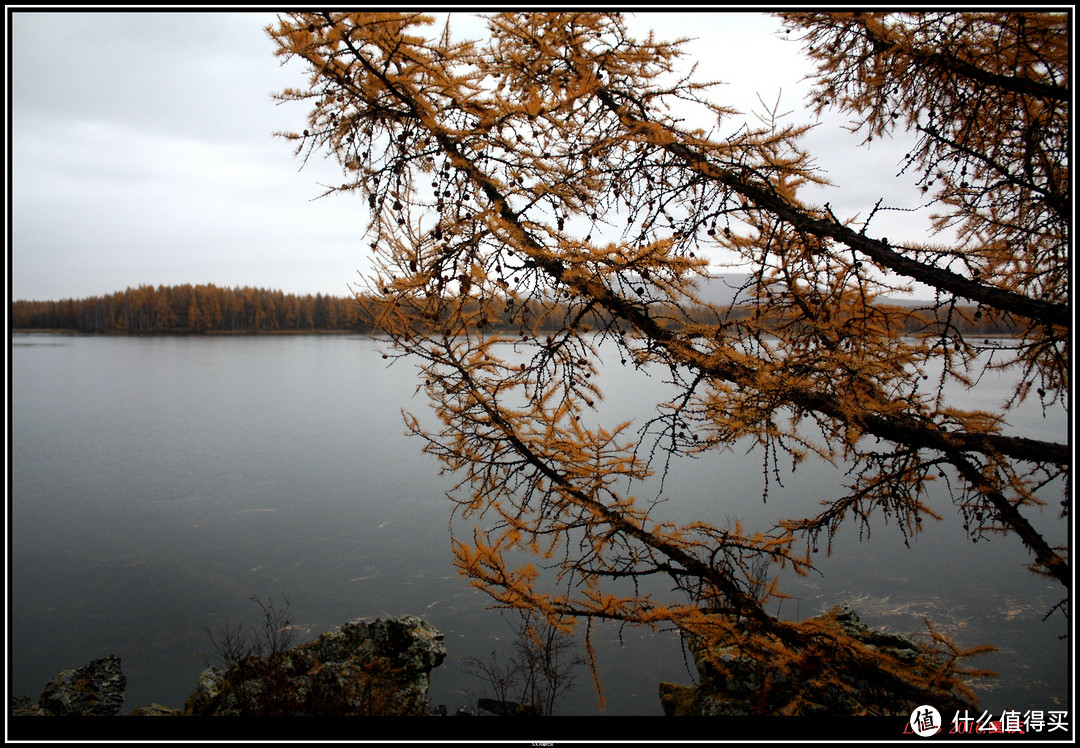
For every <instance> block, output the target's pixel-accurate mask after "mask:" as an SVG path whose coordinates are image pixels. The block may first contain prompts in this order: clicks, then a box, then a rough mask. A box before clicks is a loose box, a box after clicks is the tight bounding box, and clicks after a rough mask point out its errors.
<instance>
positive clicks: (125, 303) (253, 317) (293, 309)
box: [11, 284, 371, 333]
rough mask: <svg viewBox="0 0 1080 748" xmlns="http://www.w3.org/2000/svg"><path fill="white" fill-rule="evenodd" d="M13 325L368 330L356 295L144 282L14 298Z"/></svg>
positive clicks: (137, 330) (128, 329)
mask: <svg viewBox="0 0 1080 748" xmlns="http://www.w3.org/2000/svg"><path fill="white" fill-rule="evenodd" d="M11 327H12V329H15V330H19V329H27V330H40V329H53V330H77V331H79V332H130V333H197V332H289V331H316V330H323V331H357V332H363V331H365V326H364V320H363V319H362V318H361V317H360V315H359V308H358V305H357V302H356V300H355V299H352V298H345V297H337V296H324V295H322V294H315V295H314V296H312V295H311V294H307V295H304V296H297V295H295V294H287V293H284V292H282V291H276V290H274V291H272V290H265V289H259V288H251V287H249V286H245V287H243V288H219V287H218V286H215V285H213V284H202V285H191V284H184V285H180V286H157V287H156V288H155V287H154V286H149V285H143V286H139V287H138V288H128V289H126V290H124V291H118V292H116V293H112V294H109V295H107V296H92V297H89V298H85V299H64V300H61V301H14V302H12V304H11ZM366 329H367V330H370V329H371V328H370V324H369V325H368V326H367V328H366Z"/></svg>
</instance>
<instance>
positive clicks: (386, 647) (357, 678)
mask: <svg viewBox="0 0 1080 748" xmlns="http://www.w3.org/2000/svg"><path fill="white" fill-rule="evenodd" d="M445 657H446V648H445V647H444V645H443V636H442V634H441V633H439V632H438V631H437V630H436V629H435V628H434V627H433V626H432V625H431V624H429V623H427V622H426V621H424V620H422V619H420V618H417V617H416V616H402V617H400V618H391V619H386V620H376V621H373V622H371V623H365V622H364V621H360V620H357V621H349V622H348V623H346V624H344V625H343V626H341V628H339V629H337V630H335V631H330V632H328V633H325V634H323V635H321V636H320V637H319V638H318V639H316V640H315V641H312V642H308V643H307V644H301V645H298V646H296V647H292V648H290V649H287V650H285V651H284V652H281V653H277V654H276V655H273V656H271V657H267V658H262V659H260V658H255V657H250V658H247V659H245V660H243V661H241V662H238V663H234V664H232V665H231V666H230V667H228V668H225V669H223V668H217V667H211V668H207V669H206V670H205V671H203V673H202V675H201V676H200V677H199V684H198V686H197V687H196V689H195V691H194V692H193V693H192V694H191V696H189V697H188V699H187V702H186V703H185V705H184V714H185V715H190V716H221V715H252V716H271V715H305V714H308V715H322V716H346V715H395V716H398V715H416V716H419V715H426V714H427V713H428V706H427V690H428V683H429V678H430V673H431V670H432V669H433V668H435V667H436V666H438V665H439V664H440V663H441V662H442V661H443V659H444V658H445Z"/></svg>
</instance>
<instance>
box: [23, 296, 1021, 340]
mask: <svg viewBox="0 0 1080 748" xmlns="http://www.w3.org/2000/svg"><path fill="white" fill-rule="evenodd" d="M457 301H458V304H461V305H464V306H466V307H471V306H473V303H472V302H471V301H470V300H469V299H468V298H458V300H457ZM386 303H387V302H386V301H385V300H384V299H383V298H382V297H381V295H366V294H360V295H358V296H356V297H342V296H330V295H323V294H321V293H320V294H315V295H312V294H306V295H303V296H298V295H295V294H287V293H284V292H283V291H280V290H267V289H261V288H252V287H250V286H244V287H243V288H224V287H218V286H215V285H213V284H200V285H191V284H184V285H180V286H164V285H159V286H157V287H156V288H155V287H154V286H150V285H143V286H139V287H138V288H127V289H125V290H124V291H117V292H115V293H112V294H109V295H107V296H91V297H88V298H84V299H63V300H60V301H25V300H21V301H14V302H12V305H11V328H12V329H14V330H73V331H78V332H87V333H212V332H224V333H245V332H250V333H258V332H317V331H321V332H356V333H377V332H379V329H378V328H379V324H378V319H379V318H380V317H381V315H382V314H383V313H384V312H385V311H386V310H385V306H386ZM435 306H436V305H435V304H434V303H433V305H432V307H433V309H434V308H435ZM439 306H440V310H441V311H440V312H438V315H439V316H440V317H441V316H445V315H447V314H448V313H452V312H448V311H447V308H446V306H445V299H444V300H443V303H442V304H441V305H439ZM650 306H651V314H652V315H653V316H654V317H655V318H657V319H658V320H659V321H661V322H662V323H663V324H665V326H667V327H668V328H669V329H681V328H682V327H683V326H685V325H686V324H702V323H710V322H712V323H715V322H718V321H719V322H723V318H726V319H728V320H730V321H737V320H741V319H745V318H747V317H750V316H753V315H764V316H765V318H766V323H767V324H772V325H785V324H790V323H791V320H790V319H785V318H784V317H785V315H783V314H779V313H778V312H777V309H775V308H771V307H770V306H769V304H768V299H767V298H765V299H752V300H751V299H746V300H737V301H736V303H733V304H730V305H728V306H726V307H721V308H720V312H719V316H720V317H721V319H719V320H717V319H713V318H715V317H717V309H716V308H710V307H706V306H700V307H687V308H678V307H674V306H672V305H661V304H655V303H654V304H651V305H650ZM882 307H883V309H893V307H892V305H889V304H883V305H882ZM522 310H524V313H525V318H526V319H530V320H531V321H532V323H531V324H530V325H529V330H530V331H531V332H533V333H535V332H550V331H554V330H561V329H566V328H569V327H580V328H581V329H582V331H585V332H587V331H588V330H589V329H602V328H605V327H608V326H610V325H611V324H612V320H608V319H604V318H603V315H602V314H601V313H599V312H591V313H589V314H586V315H583V316H582V315H572V314H571V313H570V312H569V310H568V309H567V307H566V306H565V305H564V304H561V303H558V302H555V301H549V302H547V303H544V302H542V301H538V300H536V299H526V300H522V301H519V302H515V298H514V295H513V294H510V295H508V296H507V297H506V298H505V300H504V302H503V303H502V304H500V305H498V306H497V307H496V310H495V313H494V314H491V315H490V318H487V317H484V316H481V317H480V319H479V321H478V322H477V326H478V327H479V328H480V329H481V330H488V331H491V332H516V331H517V330H516V328H517V327H520V324H519V320H520V317H519V312H520V311H522ZM432 316H433V317H434V316H435V313H434V312H433V313H432ZM900 317H901V318H902V320H903V322H902V329H900V330H897V331H896V332H898V333H900V334H918V333H925V332H926V331H927V330H928V329H933V330H938V331H940V332H942V333H945V332H948V331H950V330H952V331H955V332H959V333H961V334H967V335H1011V334H1014V333H1015V332H1016V330H1017V327H1016V325H1015V323H1014V322H1013V321H1012V320H1011V319H1009V318H1007V317H1004V316H1002V315H1000V314H996V315H995V314H989V313H986V314H984V312H983V310H981V309H980V308H979V307H975V306H956V307H953V308H951V309H946V310H942V309H941V308H937V309H929V308H925V307H921V306H919V305H912V306H910V307H909V308H908V310H907V313H906V314H904V315H901V316H900ZM892 318H893V319H895V318H896V316H892ZM431 321H432V322H435V321H437V320H435V319H432V320H431Z"/></svg>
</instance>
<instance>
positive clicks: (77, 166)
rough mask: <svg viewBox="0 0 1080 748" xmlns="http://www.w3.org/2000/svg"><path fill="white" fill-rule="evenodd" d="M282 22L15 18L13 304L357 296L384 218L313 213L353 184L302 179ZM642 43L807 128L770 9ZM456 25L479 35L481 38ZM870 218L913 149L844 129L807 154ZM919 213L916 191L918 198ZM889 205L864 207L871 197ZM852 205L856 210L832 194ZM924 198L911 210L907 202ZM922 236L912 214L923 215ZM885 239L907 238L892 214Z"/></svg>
mask: <svg viewBox="0 0 1080 748" xmlns="http://www.w3.org/2000/svg"><path fill="white" fill-rule="evenodd" d="M274 20H275V14H273V13H255V12H250V13H248V12H240V13H196V12H175V13H163V12H148V13H147V12H143V13H123V12H121V13H104V12H24V11H16V12H12V13H9V16H8V22H9V24H10V26H9V35H10V37H9V38H10V40H11V68H10V70H9V79H10V81H11V104H12V106H11V117H10V120H9V126H10V128H11V132H10V135H11V137H10V143H11V149H12V150H11V159H10V161H9V163H10V164H11V166H10V169H11V174H10V176H11V184H12V196H11V200H10V216H9V221H10V232H9V236H10V246H9V261H10V263H11V267H10V271H11V272H10V274H9V278H10V283H11V289H10V291H11V296H12V298H14V299H60V298H82V297H85V296H95V295H101V294H107V293H111V292H113V291H118V290H123V289H124V288H126V287H128V286H138V285H141V284H151V285H155V286H156V285H159V284H166V285H175V284H182V283H193V284H195V283H214V284H216V285H218V286H244V285H249V286H258V287H263V288H273V289H281V290H283V291H286V292H290V293H299V294H305V293H316V292H319V293H324V294H334V295H347V294H348V293H349V284H350V283H355V282H356V281H357V280H358V276H357V271H358V270H359V269H361V268H362V267H363V266H364V251H365V250H364V247H365V246H366V242H364V241H363V237H362V234H363V229H364V227H365V225H366V223H367V214H366V206H365V204H364V201H363V200H361V199H359V197H358V196H357V195H340V196H332V197H328V198H325V199H321V200H315V199H314V198H316V197H317V196H318V195H319V194H320V193H321V192H322V189H321V187H320V186H319V185H320V183H323V184H330V183H339V182H340V181H341V179H340V173H339V171H338V168H337V167H336V165H335V164H334V163H333V162H331V161H330V160H320V159H313V160H311V161H309V162H308V164H307V165H306V166H305V167H304V168H303V169H302V170H301V169H300V162H299V160H298V159H297V158H295V157H294V155H293V144H292V143H290V142H288V141H285V140H283V139H280V138H275V137H273V136H272V133H273V132H274V131H276V130H302V129H303V128H304V125H305V116H306V110H305V108H304V105H302V104H298V103H292V104H284V105H277V104H276V103H275V101H274V100H273V98H272V94H273V93H274V92H276V91H280V90H281V89H283V88H285V87H288V86H301V85H303V83H304V81H305V73H304V71H303V69H302V67H301V66H300V65H299V64H298V63H293V64H290V65H286V66H284V67H283V66H282V65H281V60H280V59H279V58H277V57H275V56H274V54H273V51H274V45H273V42H272V41H271V39H270V38H269V37H268V36H267V35H266V33H265V32H264V30H263V29H264V28H265V26H266V25H267V24H269V23H272V22H274ZM628 25H629V26H630V28H631V29H632V31H633V32H634V33H635V34H638V35H641V36H644V34H645V33H646V32H647V30H648V29H649V28H652V29H655V30H656V32H657V36H658V37H659V38H674V37H678V36H691V35H692V36H696V37H697V39H696V40H695V41H693V42H692V43H691V44H690V45H689V46H688V47H687V51H688V56H687V64H688V65H689V64H690V63H691V62H696V63H697V65H698V73H697V76H696V77H698V78H700V79H703V80H721V81H723V82H724V83H725V86H724V87H722V88H720V89H718V90H717V94H716V98H717V99H718V100H721V101H722V102H723V103H725V104H733V105H735V106H738V107H740V108H742V109H743V110H749V109H750V108H751V107H755V106H756V107H758V108H760V104H757V94H758V92H760V94H761V96H762V98H764V99H765V100H766V101H769V102H770V103H771V102H772V101H773V100H775V98H776V97H777V95H778V94H780V93H781V91H782V99H781V108H782V109H785V110H796V113H795V114H794V115H793V118H794V119H795V120H797V121H809V115H804V114H801V113H799V111H798V110H800V109H801V106H802V98H803V96H804V94H805V92H806V91H807V90H808V86H807V84H806V83H805V82H804V81H803V78H804V76H805V75H807V73H808V72H809V68H808V66H807V64H806V62H805V61H804V60H803V58H802V57H801V54H800V48H799V46H798V45H797V44H796V43H794V42H790V41H786V40H784V39H782V38H780V37H782V36H783V34H779V33H778V32H779V31H780V24H779V22H778V21H777V20H776V19H774V18H771V17H769V16H765V15H762V14H758V13H751V12H740V13H729V12H693V13H690V12H671V13H637V14H633V15H630V16H628ZM452 28H454V29H455V31H457V32H458V33H459V34H460V35H461V36H465V37H469V38H479V37H480V36H481V35H482V34H483V28H484V27H483V24H482V22H478V21H474V20H471V19H470V18H469V17H468V16H466V15H463V14H458V13H455V14H454V16H453V24H452ZM807 142H808V144H809V145H810V147H811V148H812V149H813V150H814V152H815V154H816V155H817V156H818V157H819V159H820V162H821V165H822V166H823V167H824V168H825V169H827V170H828V171H829V172H830V174H831V175H832V177H833V179H834V181H837V182H840V183H846V184H848V185H849V186H850V189H849V192H848V193H847V194H848V195H849V196H850V197H849V198H848V199H849V200H850V201H851V202H850V206H851V209H852V210H855V209H858V208H860V207H862V208H863V209H864V210H865V209H868V208H869V207H871V206H872V205H873V201H874V199H876V197H877V196H881V195H888V196H894V195H895V196H896V197H895V201H896V202H897V203H902V202H903V201H904V199H905V198H904V197H902V196H900V194H901V193H897V192H896V190H897V189H902V188H903V186H904V185H910V184H911V182H912V180H911V179H910V178H905V179H902V180H899V182H898V183H896V184H894V183H893V182H892V181H891V180H890V179H888V178H890V177H892V175H893V174H895V172H896V171H897V157H898V155H899V154H902V153H903V150H904V149H903V148H902V147H892V148H891V149H890V148H888V147H886V148H884V149H875V150H874V151H872V152H869V151H867V150H866V149H865V148H863V149H859V148H856V145H857V142H858V140H857V139H855V138H853V137H851V136H849V135H847V134H846V133H844V132H843V130H842V129H841V128H839V127H838V126H837V125H836V123H835V122H833V123H832V124H830V125H829V126H828V127H825V126H822V127H820V128H819V129H818V130H817V131H815V132H814V133H813V135H812V137H811V139H810V140H808V141H807ZM911 195H912V197H911V199H912V200H913V199H914V197H913V195H914V193H913V192H912V193H911ZM871 196H872V197H873V199H870V200H869V203H868V204H867V205H865V206H857V205H856V204H855V203H854V200H857V199H868V198H870V197H871ZM827 199H832V204H833V205H834V206H843V205H846V203H845V201H844V200H845V198H844V197H842V196H841V197H839V199H838V198H837V197H836V196H833V197H831V198H827ZM909 202H910V201H909ZM904 220H905V221H910V220H911V217H910V216H905V218H904ZM877 226H878V227H879V228H880V231H879V232H877V233H878V235H886V236H893V237H895V236H899V235H901V234H902V231H901V230H900V229H898V228H892V229H891V231H890V230H889V228H888V217H885V220H883V221H882V222H881V223H880V224H877Z"/></svg>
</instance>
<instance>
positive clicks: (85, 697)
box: [12, 655, 127, 717]
mask: <svg viewBox="0 0 1080 748" xmlns="http://www.w3.org/2000/svg"><path fill="white" fill-rule="evenodd" d="M126 687H127V678H126V677H124V674H123V673H122V672H121V671H120V658H119V657H117V656H115V655H109V656H108V657H102V658H101V659H100V660H94V661H92V662H88V663H87V664H85V665H83V666H82V667H81V668H78V669H76V670H62V671H61V672H59V673H57V674H56V676H55V677H53V679H52V680H50V681H49V683H48V684H47V685H46V686H45V690H44V691H42V692H41V696H40V697H39V698H38V701H37V704H36V705H35V704H31V703H30V700H29V699H26V698H23V699H16V700H15V701H14V702H13V704H12V714H13V715H15V716H20V715H27V716H37V717H112V716H115V715H117V714H119V713H120V707H121V706H122V705H123V703H124V689H125V688H126Z"/></svg>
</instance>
